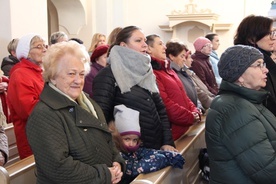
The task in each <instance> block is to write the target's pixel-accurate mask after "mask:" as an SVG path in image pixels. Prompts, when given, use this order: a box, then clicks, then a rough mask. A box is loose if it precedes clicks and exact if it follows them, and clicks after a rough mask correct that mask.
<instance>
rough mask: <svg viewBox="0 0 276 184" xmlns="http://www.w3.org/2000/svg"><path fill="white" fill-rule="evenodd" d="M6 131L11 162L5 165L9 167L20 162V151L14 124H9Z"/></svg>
mask: <svg viewBox="0 0 276 184" xmlns="http://www.w3.org/2000/svg"><path fill="white" fill-rule="evenodd" d="M4 129H5V133H6V135H7V137H8V144H9V160H8V162H7V164H6V165H5V166H6V167H7V166H9V165H11V164H13V163H15V162H17V161H19V160H20V158H19V154H18V150H17V145H16V139H15V135H14V128H13V124H12V123H9V124H8V126H7V127H5V128H4Z"/></svg>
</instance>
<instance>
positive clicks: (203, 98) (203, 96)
mask: <svg viewBox="0 0 276 184" xmlns="http://www.w3.org/2000/svg"><path fill="white" fill-rule="evenodd" d="M192 79H193V81H194V83H195V88H196V92H197V96H198V99H199V100H200V102H201V104H202V106H203V107H204V108H205V109H208V108H209V107H210V105H211V102H212V100H213V99H214V95H213V94H212V93H211V92H209V90H208V88H207V87H206V85H205V84H204V83H203V82H202V81H201V80H200V79H199V78H198V77H197V76H196V75H195V74H194V75H193V76H192ZM202 88H205V91H204V90H203V89H202ZM206 91H207V92H206Z"/></svg>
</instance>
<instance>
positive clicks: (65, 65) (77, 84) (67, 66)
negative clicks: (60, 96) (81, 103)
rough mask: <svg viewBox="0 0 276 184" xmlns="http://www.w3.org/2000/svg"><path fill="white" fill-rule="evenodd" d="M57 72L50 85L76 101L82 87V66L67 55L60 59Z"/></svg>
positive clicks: (73, 57) (74, 58)
mask: <svg viewBox="0 0 276 184" xmlns="http://www.w3.org/2000/svg"><path fill="white" fill-rule="evenodd" d="M57 67H58V70H57V71H58V72H57V74H56V76H55V78H54V79H52V80H51V81H52V83H53V84H54V85H55V86H56V87H57V88H58V89H59V90H61V91H62V92H63V93H65V94H66V95H68V96H69V97H71V98H72V99H73V100H76V99H77V98H78V96H80V94H81V91H82V89H83V85H84V77H85V76H84V75H85V70H84V64H83V63H82V61H80V60H79V59H78V58H76V57H75V56H73V55H71V54H67V55H65V56H63V57H62V58H61V59H60V62H59V64H58V66H57Z"/></svg>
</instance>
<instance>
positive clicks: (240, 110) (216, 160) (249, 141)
mask: <svg viewBox="0 0 276 184" xmlns="http://www.w3.org/2000/svg"><path fill="white" fill-rule="evenodd" d="M267 96H268V92H266V91H264V90H260V91H257V90H251V89H248V88H244V87H240V86H238V85H235V84H232V83H228V82H226V81H222V83H221V85H220V92H219V95H218V96H217V97H216V98H215V99H214V100H213V102H212V104H211V107H210V110H209V111H208V114H207V117H206V144H207V149H208V154H209V158H210V177H211V178H210V184H218V183H229V184H230V183H231V184H251V183H260V184H263V183H264V184H275V183H276V152H275V150H276V118H275V116H274V115H273V114H272V113H271V112H270V111H269V110H268V109H267V108H266V107H264V106H263V105H262V102H263V100H265V99H266V98H267ZM275 108H276V107H275Z"/></svg>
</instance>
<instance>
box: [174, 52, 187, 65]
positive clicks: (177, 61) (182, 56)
mask: <svg viewBox="0 0 276 184" xmlns="http://www.w3.org/2000/svg"><path fill="white" fill-rule="evenodd" d="M185 54H186V51H185V50H183V51H182V52H180V53H179V54H178V55H177V56H172V55H170V59H171V60H172V62H174V63H175V64H177V65H178V66H179V67H180V68H182V67H183V66H184V62H185V60H186V58H185Z"/></svg>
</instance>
